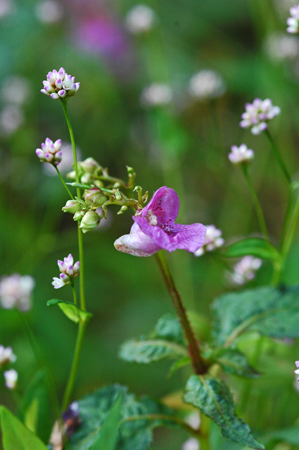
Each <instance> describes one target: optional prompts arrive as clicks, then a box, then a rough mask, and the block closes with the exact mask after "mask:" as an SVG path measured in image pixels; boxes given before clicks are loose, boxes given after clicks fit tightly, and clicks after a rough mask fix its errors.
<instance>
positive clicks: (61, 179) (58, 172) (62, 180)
mask: <svg viewBox="0 0 299 450" xmlns="http://www.w3.org/2000/svg"><path fill="white" fill-rule="evenodd" d="M54 167H55V169H56V172H57V174H58V176H59V178H60V181H61V183H62V184H63V186H64V187H65V189H66V191H67V193H68V194H69V196H70V197H71V199H72V200H74V197H73V196H72V194H71V192H70V190H69V188H68V187H67V185H66V184H65V182H64V179H63V178H62V176H61V173H60V171H59V169H58V167H57V166H54Z"/></svg>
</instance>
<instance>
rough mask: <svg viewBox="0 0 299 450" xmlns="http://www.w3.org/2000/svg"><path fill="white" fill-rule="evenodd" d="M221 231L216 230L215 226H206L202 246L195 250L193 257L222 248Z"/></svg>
mask: <svg viewBox="0 0 299 450" xmlns="http://www.w3.org/2000/svg"><path fill="white" fill-rule="evenodd" d="M221 235H222V231H221V230H218V229H217V228H216V227H215V225H207V232H206V238H205V243H204V245H203V246H202V247H201V248H200V249H198V250H196V252H195V253H194V256H201V255H203V254H204V253H206V252H211V251H213V250H215V249H216V248H219V247H222V245H223V244H224V239H223V238H222V237H221Z"/></svg>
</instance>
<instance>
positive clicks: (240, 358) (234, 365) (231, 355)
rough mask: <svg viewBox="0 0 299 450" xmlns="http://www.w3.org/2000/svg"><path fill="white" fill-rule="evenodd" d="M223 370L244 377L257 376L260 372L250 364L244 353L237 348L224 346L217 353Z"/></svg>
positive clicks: (217, 360) (216, 357)
mask: <svg viewBox="0 0 299 450" xmlns="http://www.w3.org/2000/svg"><path fill="white" fill-rule="evenodd" d="M215 362H218V363H219V364H220V365H221V367H222V369H223V371H224V372H227V373H230V374H232V375H238V376H240V377H244V378H257V377H258V376H259V375H260V374H259V373H258V372H257V371H256V370H255V369H254V368H253V367H252V366H251V365H250V364H249V362H248V360H247V358H246V356H245V355H244V353H242V352H240V350H237V349H231V348H223V349H220V350H219V351H218V352H217V354H216V355H215Z"/></svg>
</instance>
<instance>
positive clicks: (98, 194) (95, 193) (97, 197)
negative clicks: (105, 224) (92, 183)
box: [84, 188, 107, 207]
mask: <svg viewBox="0 0 299 450" xmlns="http://www.w3.org/2000/svg"><path fill="white" fill-rule="evenodd" d="M84 199H85V202H86V203H87V204H88V205H92V206H96V207H100V206H102V205H103V204H104V203H105V202H106V201H107V197H106V196H105V195H104V194H103V191H101V189H99V188H90V189H87V190H86V191H85V192H84Z"/></svg>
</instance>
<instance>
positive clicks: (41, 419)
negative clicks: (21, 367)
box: [18, 370, 53, 442]
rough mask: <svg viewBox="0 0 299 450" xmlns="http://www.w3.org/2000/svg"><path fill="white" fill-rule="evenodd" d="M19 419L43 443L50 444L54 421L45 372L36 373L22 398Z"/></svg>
mask: <svg viewBox="0 0 299 450" xmlns="http://www.w3.org/2000/svg"><path fill="white" fill-rule="evenodd" d="M18 418H19V419H20V420H21V421H22V422H23V423H24V424H25V425H26V427H27V428H28V429H29V430H30V431H32V432H33V433H35V434H36V435H37V436H38V437H39V438H40V439H41V440H42V441H43V442H48V440H49V436H50V433H51V429H52V427H53V420H52V418H51V408H50V402H49V397H48V392H47V388H46V380H45V374H44V371H43V370H39V371H38V372H37V373H36V375H35V376H34V378H33V380H32V381H31V383H30V384H29V386H28V388H27V389H26V391H25V394H24V395H23V396H22V399H21V402H20V407H19V411H18Z"/></svg>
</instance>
